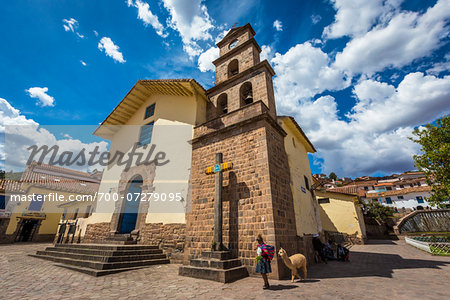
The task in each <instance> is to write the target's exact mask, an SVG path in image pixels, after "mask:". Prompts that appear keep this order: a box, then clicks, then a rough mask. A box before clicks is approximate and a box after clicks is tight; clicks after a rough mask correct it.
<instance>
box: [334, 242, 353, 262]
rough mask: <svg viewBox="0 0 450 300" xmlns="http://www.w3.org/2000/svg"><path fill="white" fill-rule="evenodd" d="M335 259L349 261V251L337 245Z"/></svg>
mask: <svg viewBox="0 0 450 300" xmlns="http://www.w3.org/2000/svg"><path fill="white" fill-rule="evenodd" d="M336 252H337V259H338V260H339V261H349V258H350V250H348V249H347V248H345V247H344V246H341V244H338V245H337V251H336Z"/></svg>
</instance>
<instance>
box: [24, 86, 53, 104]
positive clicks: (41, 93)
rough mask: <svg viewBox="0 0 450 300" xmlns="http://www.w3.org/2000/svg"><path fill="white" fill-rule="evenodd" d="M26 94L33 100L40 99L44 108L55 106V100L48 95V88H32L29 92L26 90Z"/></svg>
mask: <svg viewBox="0 0 450 300" xmlns="http://www.w3.org/2000/svg"><path fill="white" fill-rule="evenodd" d="M25 92H27V93H28V95H30V97H31V98H37V99H39V101H40V102H41V105H42V106H55V104H54V102H55V98H53V97H52V96H50V95H48V94H47V92H48V88H47V87H43V88H41V87H31V88H29V89H28V90H25Z"/></svg>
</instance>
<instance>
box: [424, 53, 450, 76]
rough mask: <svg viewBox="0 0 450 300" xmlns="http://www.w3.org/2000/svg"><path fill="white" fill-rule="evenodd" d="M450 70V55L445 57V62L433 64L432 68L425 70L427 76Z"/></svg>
mask: <svg viewBox="0 0 450 300" xmlns="http://www.w3.org/2000/svg"><path fill="white" fill-rule="evenodd" d="M448 70H450V53H447V54H446V55H445V61H441V62H437V63H434V64H433V66H432V67H431V68H430V69H428V70H427V74H431V75H436V76H437V75H439V74H440V73H442V72H446V71H448Z"/></svg>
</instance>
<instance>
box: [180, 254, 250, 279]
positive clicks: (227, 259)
mask: <svg viewBox="0 0 450 300" xmlns="http://www.w3.org/2000/svg"><path fill="white" fill-rule="evenodd" d="M178 274H179V275H181V276H188V277H194V278H200V279H208V280H214V281H218V282H222V283H228V282H233V281H236V280H238V279H241V278H244V277H247V276H248V271H247V269H246V268H245V266H243V265H242V264H241V260H240V259H238V258H233V257H232V254H231V252H229V251H205V252H202V257H201V258H197V259H191V261H190V265H189V266H187V265H186V266H181V267H180V269H179V272H178Z"/></svg>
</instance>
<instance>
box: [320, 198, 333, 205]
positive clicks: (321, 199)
mask: <svg viewBox="0 0 450 300" xmlns="http://www.w3.org/2000/svg"><path fill="white" fill-rule="evenodd" d="M317 201H318V202H319V203H320V204H323V203H330V198H319V199H317Z"/></svg>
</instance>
